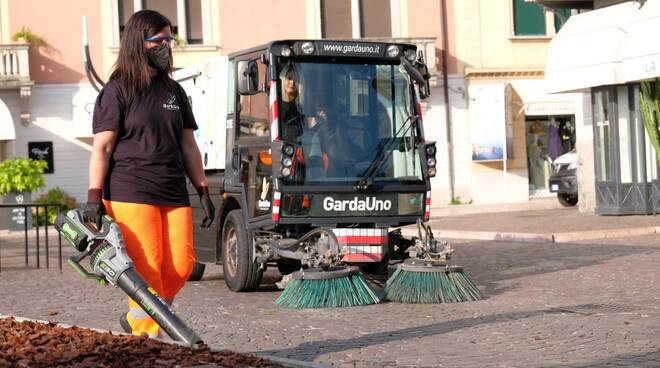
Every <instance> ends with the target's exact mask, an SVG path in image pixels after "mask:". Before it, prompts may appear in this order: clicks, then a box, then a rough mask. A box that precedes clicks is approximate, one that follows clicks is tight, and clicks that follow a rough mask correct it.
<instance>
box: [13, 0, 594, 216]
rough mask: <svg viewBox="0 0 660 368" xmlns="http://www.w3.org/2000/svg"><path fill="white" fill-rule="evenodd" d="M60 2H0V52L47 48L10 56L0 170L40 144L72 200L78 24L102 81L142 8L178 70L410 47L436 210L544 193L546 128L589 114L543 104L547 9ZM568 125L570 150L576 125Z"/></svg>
mask: <svg viewBox="0 0 660 368" xmlns="http://www.w3.org/2000/svg"><path fill="white" fill-rule="evenodd" d="M66 3H67V6H62V4H61V3H60V2H44V1H39V0H0V44H2V45H3V46H2V47H3V48H8V49H12V50H13V49H16V50H19V49H21V50H23V49H25V48H26V47H25V46H22V45H16V44H15V43H14V42H13V41H11V36H12V35H13V34H14V33H15V32H16V31H18V30H20V29H21V28H22V27H24V26H26V27H29V28H30V29H31V30H32V31H33V32H34V33H36V34H38V35H40V36H42V37H43V38H44V39H45V41H46V42H47V45H46V46H44V47H35V46H34V45H33V46H31V47H29V48H28V49H27V50H23V51H20V50H19V51H20V52H24V53H26V54H27V55H28V64H29V73H28V74H27V75H25V76H24V77H23V80H24V82H23V84H22V85H21V86H18V87H17V86H13V85H12V86H10V83H8V82H7V81H6V80H3V79H1V78H0V84H2V86H3V87H2V88H1V89H0V100H1V101H2V105H0V113H2V111H5V112H6V115H8V116H10V117H11V125H12V127H13V128H14V134H11V135H5V136H3V135H0V159H6V158H12V157H15V156H27V155H28V154H29V152H28V147H30V143H32V144H34V143H35V142H37V143H44V142H45V143H50V144H51V145H52V150H51V154H52V155H53V158H54V168H53V169H54V172H53V173H52V174H46V175H45V178H46V184H47V186H46V189H48V188H52V187H61V188H63V189H65V190H66V191H67V192H68V193H69V194H70V195H72V196H74V197H75V198H77V199H78V201H79V202H80V203H82V202H83V201H84V200H85V197H86V189H87V167H88V161H89V153H90V150H91V136H92V135H91V114H92V109H93V106H94V100H95V97H96V91H95V90H94V89H93V88H92V87H91V85H90V83H89V81H88V79H87V76H86V72H85V69H84V67H83V54H82V51H81V50H82V47H81V40H82V34H83V22H82V17H83V16H86V18H87V25H88V40H89V48H90V55H91V61H92V63H93V65H94V67H95V69H96V70H97V71H98V72H99V75H100V76H101V78H102V79H103V78H107V76H108V75H109V73H110V71H111V70H112V66H113V64H114V61H115V59H116V57H117V52H118V46H119V40H120V37H121V31H122V28H123V25H124V24H125V23H126V20H127V19H128V17H130V15H131V14H132V13H133V12H135V11H136V10H140V9H154V10H157V11H160V12H162V13H163V14H165V15H166V16H168V18H170V20H171V21H172V23H173V25H174V28H175V29H174V32H175V33H176V34H177V35H178V36H179V37H180V38H181V39H182V40H184V41H185V45H184V46H181V47H177V48H176V49H175V50H174V63H175V67H186V66H189V65H192V64H195V63H198V62H200V61H202V60H206V59H208V58H210V57H212V56H215V55H218V54H221V55H226V54H229V53H231V52H233V51H237V50H240V49H243V48H247V47H252V46H255V45H258V44H263V43H266V42H268V41H270V40H274V39H286V38H297V39H300V38H335V39H336V38H341V39H351V38H365V39H372V38H373V39H395V40H401V41H405V42H414V43H416V44H418V45H419V46H420V47H422V48H423V49H424V50H425V52H426V57H427V62H428V64H429V66H430V69H431V73H432V75H433V77H432V81H431V82H432V91H431V92H432V94H431V97H430V98H429V99H428V100H427V102H426V104H425V106H424V124H425V132H426V134H427V139H429V140H435V141H437V142H438V149H439V151H438V152H439V154H438V158H439V160H438V175H437V177H436V178H434V179H433V180H432V186H433V195H432V200H433V204H434V205H446V204H448V203H450V202H452V201H454V202H463V203H465V202H474V203H504V202H524V201H527V200H529V198H530V196H536V195H548V191H547V177H548V175H549V167H550V166H549V163H548V157H550V156H551V155H549V152H548V148H547V147H548V135H549V133H548V132H549V130H550V129H554V128H550V127H551V126H552V127H554V126H555V125H556V127H557V128H559V127H560V126H566V125H567V124H568V125H571V124H574V122H575V121H576V120H582V115H583V114H585V112H584V111H583V110H584V108H583V107H584V106H583V105H584V103H583V100H582V96H583V95H582V94H561V95H549V94H546V93H544V90H545V89H544V86H543V77H544V68H545V62H546V58H547V50H548V45H549V42H550V39H551V38H552V36H553V35H554V34H555V32H556V30H557V29H559V27H560V26H561V23H563V22H564V21H565V18H566V17H568V16H569V15H570V11H569V12H568V13H566V12H565V11H548V10H547V9H544V8H543V7H541V6H540V5H539V4H534V3H529V2H527V1H524V0H493V1H480V0H461V1H456V0H415V1H412V0H271V1H258V0H246V1H240V2H237V1H229V0H96V1H89V0H66ZM34 9H38V11H34ZM443 20H444V22H443ZM443 40H446V41H445V42H443ZM22 59H25V58H24V57H23V58H22ZM23 69H25V68H23ZM23 72H25V70H23ZM445 79H446V83H445ZM28 89H29V90H28ZM3 106H5V107H6V109H4V110H3V109H2V107H3ZM446 106H449V108H448V109H446ZM5 124H8V123H5ZM573 128H576V129H574V130H577V136H578V141H579V136H580V132H579V129H580V128H579V127H575V126H573ZM491 133H492V136H494V137H497V139H496V140H494V141H492V142H491V141H490V140H489V139H486V138H489V137H490V135H491ZM484 137H486V138H484ZM555 143H556V142H555ZM561 143H562V144H563V143H564V142H561ZM570 145H573V146H574V145H575V142H571V143H569V146H567V147H564V146H563V145H562V147H561V152H563V151H565V150H566V149H570V148H571V147H570ZM577 145H578V147H579V146H580V143H579V142H578V144H577ZM557 152H558V151H557V150H555V151H553V153H552V155H555V154H557Z"/></svg>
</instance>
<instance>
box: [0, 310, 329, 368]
mask: <svg viewBox="0 0 660 368" xmlns="http://www.w3.org/2000/svg"><path fill="white" fill-rule="evenodd" d="M9 317H13V318H14V319H15V320H17V321H18V322H25V321H28V322H39V323H44V324H49V323H54V324H55V325H56V326H58V327H62V328H71V327H78V328H86V329H89V330H92V331H96V332H99V333H108V332H110V333H112V334H113V335H124V336H129V335H130V334H127V333H125V332H123V331H122V332H120V331H114V330H102V329H99V328H93V327H86V326H78V325H69V324H66V323H56V322H52V321H45V320H41V319H33V318H24V317H18V316H11V315H6V314H0V319H2V318H9ZM155 340H158V341H161V342H164V343H167V344H177V345H182V344H181V343H179V342H177V341H168V340H164V339H155ZM183 346H185V345H183ZM209 349H210V350H211V351H213V352H220V351H227V349H218V348H215V347H213V346H209ZM236 353H240V354H252V355H255V356H257V357H258V358H263V359H267V360H270V361H272V362H273V363H277V364H280V365H283V366H284V367H287V368H327V367H328V366H326V365H323V364H320V363H315V362H307V361H304V360H297V359H290V358H281V357H278V356H273V355H268V354H260V353H241V352H236ZM192 367H193V368H216V367H219V366H218V365H215V364H203V365H195V366H192Z"/></svg>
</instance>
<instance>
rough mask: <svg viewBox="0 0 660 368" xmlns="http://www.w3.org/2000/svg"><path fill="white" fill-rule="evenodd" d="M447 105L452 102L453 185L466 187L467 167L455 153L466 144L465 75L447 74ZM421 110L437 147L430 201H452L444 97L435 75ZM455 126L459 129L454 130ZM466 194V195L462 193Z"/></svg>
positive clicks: (426, 130)
mask: <svg viewBox="0 0 660 368" xmlns="http://www.w3.org/2000/svg"><path fill="white" fill-rule="evenodd" d="M448 79H449V105H450V106H451V112H450V114H451V117H450V118H451V122H452V137H453V142H452V144H453V145H454V183H455V184H454V187H455V188H457V187H458V186H459V185H460V186H462V187H467V186H468V183H469V175H470V172H469V167H466V166H465V165H462V164H461V165H459V166H458V167H457V163H459V164H460V163H462V160H460V159H459V160H457V157H456V156H457V153H456V152H457V149H458V152H459V153H458V155H459V156H462V155H463V154H464V152H463V150H464V147H465V146H466V144H465V139H466V138H465V132H464V131H463V128H464V127H465V119H467V112H466V110H465V109H466V107H465V96H464V94H463V92H464V91H465V79H464V78H463V77H461V76H449V78H448ZM425 107H426V109H425V111H424V134H425V138H426V139H427V140H429V141H435V142H436V147H437V150H438V151H437V154H436V159H437V162H438V163H437V170H438V172H437V175H436V177H435V178H433V179H431V187H432V190H433V191H432V193H431V205H432V206H443V205H447V204H449V203H450V202H451V198H450V195H449V169H448V167H449V164H448V162H449V161H448V151H447V121H446V120H447V119H446V114H445V97H444V90H443V87H442V78H438V86H437V87H433V88H431V97H429V98H428V99H427V100H426V106H425ZM457 130H458V131H457ZM462 198H465V196H462Z"/></svg>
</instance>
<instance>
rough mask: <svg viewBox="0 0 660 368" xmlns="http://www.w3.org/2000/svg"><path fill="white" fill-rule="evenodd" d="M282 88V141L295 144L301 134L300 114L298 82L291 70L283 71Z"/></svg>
mask: <svg viewBox="0 0 660 368" xmlns="http://www.w3.org/2000/svg"><path fill="white" fill-rule="evenodd" d="M283 79H284V81H283V83H282V84H283V88H282V117H283V119H282V121H283V122H284V124H283V129H282V139H283V140H284V141H285V142H290V143H297V141H298V138H300V136H301V135H302V134H303V125H302V114H301V113H300V110H299V106H298V102H297V98H298V82H297V81H296V76H295V73H294V71H293V68H287V69H285V71H284V78H283Z"/></svg>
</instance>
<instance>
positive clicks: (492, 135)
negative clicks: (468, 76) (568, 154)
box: [468, 83, 507, 162]
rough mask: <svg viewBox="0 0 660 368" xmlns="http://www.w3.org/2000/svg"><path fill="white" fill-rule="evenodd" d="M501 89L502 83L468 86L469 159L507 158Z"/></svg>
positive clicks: (504, 107)
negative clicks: (470, 151) (470, 152)
mask: <svg viewBox="0 0 660 368" xmlns="http://www.w3.org/2000/svg"><path fill="white" fill-rule="evenodd" d="M505 91H506V85H505V84H503V83H496V84H477V85H471V86H469V87H468V94H469V114H470V120H469V121H470V142H471V145H472V161H473V162H491V161H506V159H507V134H506V133H507V126H506V119H507V113H506V96H505Z"/></svg>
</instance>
